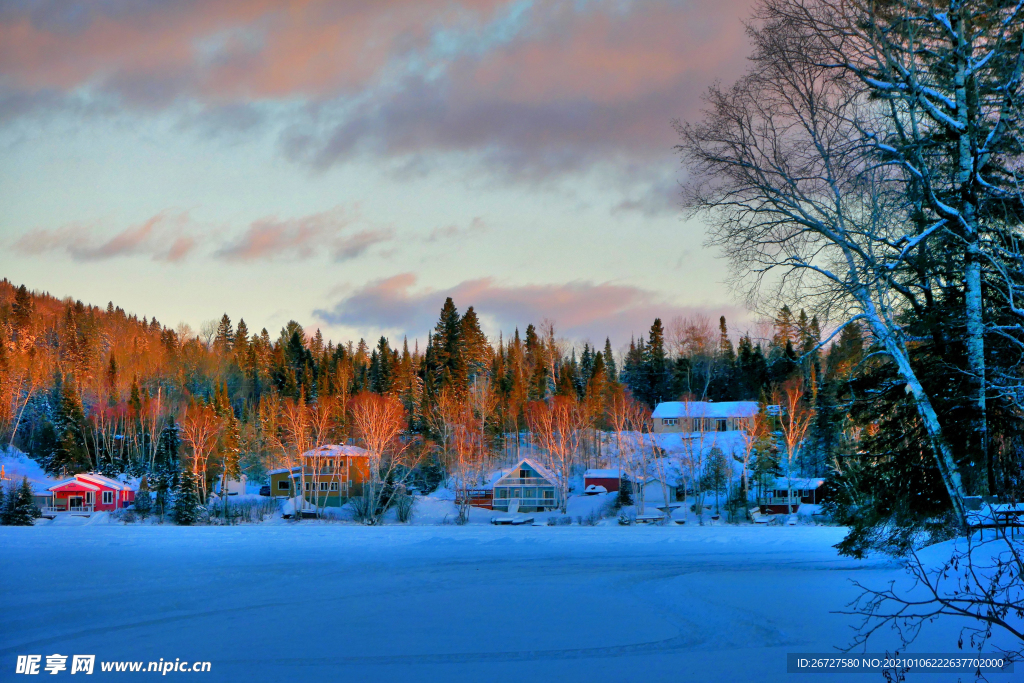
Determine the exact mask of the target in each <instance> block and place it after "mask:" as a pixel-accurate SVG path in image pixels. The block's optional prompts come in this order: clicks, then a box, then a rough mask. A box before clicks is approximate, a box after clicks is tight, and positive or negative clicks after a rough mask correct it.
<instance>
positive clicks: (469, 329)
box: [461, 306, 493, 382]
mask: <svg viewBox="0 0 1024 683" xmlns="http://www.w3.org/2000/svg"><path fill="white" fill-rule="evenodd" d="M461 327H462V329H461V336H462V347H463V349H465V357H466V379H467V382H472V381H473V379H474V378H475V377H478V376H481V375H485V374H486V373H487V370H488V368H489V367H490V365H491V356H492V355H493V351H492V350H491V344H490V342H488V341H487V336H486V335H485V334H484V333H483V330H481V329H480V320H479V318H477V315H476V311H475V310H474V309H473V307H472V306H470V307H469V308H467V309H466V313H465V315H463V316H462V323H461Z"/></svg>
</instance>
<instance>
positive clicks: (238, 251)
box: [214, 207, 395, 261]
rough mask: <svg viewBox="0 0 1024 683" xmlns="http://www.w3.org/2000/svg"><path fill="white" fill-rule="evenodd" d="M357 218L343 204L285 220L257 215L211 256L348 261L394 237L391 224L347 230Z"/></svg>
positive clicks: (243, 258)
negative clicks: (326, 256) (327, 257)
mask: <svg viewBox="0 0 1024 683" xmlns="http://www.w3.org/2000/svg"><path fill="white" fill-rule="evenodd" d="M358 220H359V219H358V217H357V216H356V215H355V213H354V212H353V211H351V210H347V209H344V208H342V207H336V208H334V209H331V210H330V211H323V212H320V213H315V214H310V215H308V216H302V217H300V218H292V219H287V220H282V219H280V218H278V217H276V216H271V217H266V218H260V219H258V220H255V221H253V222H252V223H251V224H250V225H249V227H248V229H246V230H245V231H244V232H243V233H242V234H241V235H239V236H237V237H236V238H235V239H233V240H231V241H230V242H229V243H228V244H226V245H224V246H223V247H221V248H220V249H218V250H217V251H216V252H215V254H214V255H215V256H217V257H219V258H223V259H225V260H228V261H255V260H262V259H272V258H293V259H307V258H311V257H313V256H315V255H318V254H324V253H326V254H329V255H330V256H331V258H333V259H334V260H335V261H347V260H349V259H353V258H356V257H357V256H361V255H362V254H364V253H365V252H366V251H367V250H368V249H369V248H370V247H372V246H374V245H375V244H380V243H383V242H387V241H389V240H391V239H393V238H394V236H395V231H394V229H393V228H390V227H373V228H366V229H363V230H360V231H358V232H354V233H349V230H350V229H351V228H352V226H353V225H355V224H356V222H357V221H358Z"/></svg>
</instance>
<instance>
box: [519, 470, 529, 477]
mask: <svg viewBox="0 0 1024 683" xmlns="http://www.w3.org/2000/svg"><path fill="white" fill-rule="evenodd" d="M519 478H520V479H529V478H530V470H519Z"/></svg>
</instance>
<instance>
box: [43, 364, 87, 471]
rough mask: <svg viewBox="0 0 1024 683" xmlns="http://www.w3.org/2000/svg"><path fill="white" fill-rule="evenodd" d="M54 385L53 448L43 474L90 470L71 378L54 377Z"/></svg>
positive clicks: (83, 416)
mask: <svg viewBox="0 0 1024 683" xmlns="http://www.w3.org/2000/svg"><path fill="white" fill-rule="evenodd" d="M57 382H58V387H57V407H56V409H55V410H54V415H53V431H54V438H55V441H56V444H55V447H54V449H53V452H52V453H51V454H50V457H49V458H48V459H47V461H46V470H47V472H50V473H54V474H58V473H59V474H65V473H68V474H75V473H77V472H86V471H88V470H89V469H91V467H92V460H91V459H90V458H89V451H88V450H87V448H86V445H85V435H84V433H83V431H82V425H83V424H85V414H84V411H83V410H82V402H81V399H80V398H79V396H78V390H77V389H76V388H75V383H74V379H73V377H72V375H70V374H69V375H67V376H63V377H62V376H59V375H58V377H57Z"/></svg>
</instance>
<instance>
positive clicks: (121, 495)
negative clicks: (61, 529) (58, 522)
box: [44, 473, 135, 514]
mask: <svg viewBox="0 0 1024 683" xmlns="http://www.w3.org/2000/svg"><path fill="white" fill-rule="evenodd" d="M49 490H50V492H51V493H52V494H53V505H52V507H50V508H47V510H44V512H53V513H56V512H67V513H73V514H91V513H93V512H112V511H114V510H120V509H121V508H124V507H127V506H129V505H131V504H132V503H134V502H135V489H133V488H132V487H131V486H129V485H128V484H122V483H121V482H119V481H116V480H114V479H111V478H109V477H104V476H103V475H102V474H92V473H90V474H76V475H75V476H74V478H72V479H68V480H66V481H62V482H61V483H59V484H55V485H53V486H51V487H50V489H49Z"/></svg>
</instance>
